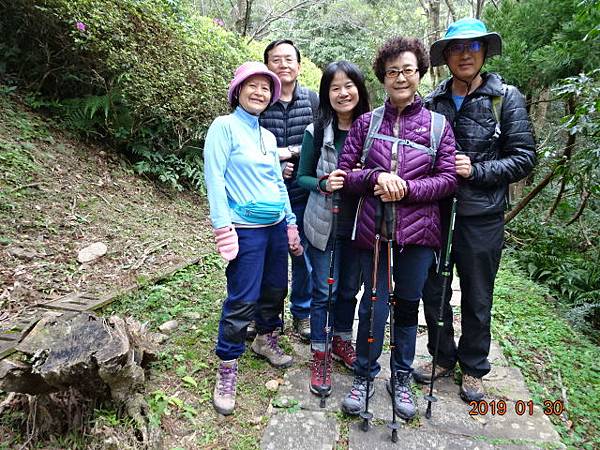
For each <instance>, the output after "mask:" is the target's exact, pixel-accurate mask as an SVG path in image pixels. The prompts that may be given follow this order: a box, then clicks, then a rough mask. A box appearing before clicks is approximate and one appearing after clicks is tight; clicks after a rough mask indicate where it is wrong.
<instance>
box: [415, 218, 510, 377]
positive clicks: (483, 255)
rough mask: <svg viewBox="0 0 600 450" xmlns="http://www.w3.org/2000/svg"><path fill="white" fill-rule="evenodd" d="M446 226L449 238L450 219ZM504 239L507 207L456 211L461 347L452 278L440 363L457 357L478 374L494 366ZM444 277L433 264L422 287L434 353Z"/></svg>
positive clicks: (449, 363)
mask: <svg viewBox="0 0 600 450" xmlns="http://www.w3.org/2000/svg"><path fill="white" fill-rule="evenodd" d="M447 216H448V214H444V220H443V221H444V222H446V221H447V220H448V217H447ZM442 226H443V228H444V240H445V239H446V238H447V235H448V233H447V230H448V224H447V223H445V224H444V223H443V224H442ZM503 242H504V215H503V213H498V214H492V215H485V216H457V217H456V223H455V227H454V238H453V245H452V255H451V257H452V261H453V263H454V267H456V271H457V273H458V277H459V279H460V290H461V328H462V334H461V337H460V340H459V342H458V347H457V346H456V344H455V342H454V327H453V326H452V318H453V315H452V309H451V307H450V298H451V296H452V292H451V290H452V287H451V283H448V291H449V292H448V293H447V295H446V304H445V305H444V317H443V323H444V324H443V327H442V328H441V335H440V346H439V351H438V363H439V364H440V365H442V366H444V367H454V366H455V364H456V363H457V362H458V363H459V364H460V368H461V370H462V371H463V372H464V373H467V374H469V375H471V376H474V377H478V378H480V377H483V376H484V375H486V374H487V373H488V372H489V371H490V369H491V367H490V362H489V361H488V355H489V352H490V344H491V331H490V324H491V314H492V299H493V294H494V281H495V279H496V274H497V272H498V266H499V264H500V256H501V254H502V245H503ZM444 249H445V243H444ZM451 277H452V275H451ZM442 281H443V277H442V276H441V274H438V273H437V270H436V267H432V268H431V270H430V273H429V277H428V279H427V282H426V283H425V287H424V289H423V303H424V306H425V319H426V321H427V330H428V343H427V349H428V350H429V353H430V354H431V355H433V354H434V352H435V342H436V338H437V333H438V327H437V320H438V316H439V309H440V302H441V299H442Z"/></svg>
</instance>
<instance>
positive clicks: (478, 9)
mask: <svg viewBox="0 0 600 450" xmlns="http://www.w3.org/2000/svg"><path fill="white" fill-rule="evenodd" d="M484 4H485V0H476V2H475V18H476V19H481V13H482V12H483V5H484Z"/></svg>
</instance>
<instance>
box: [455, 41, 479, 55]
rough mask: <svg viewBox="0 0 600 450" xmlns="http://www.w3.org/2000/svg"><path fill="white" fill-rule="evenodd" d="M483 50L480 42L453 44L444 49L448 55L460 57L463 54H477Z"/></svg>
mask: <svg viewBox="0 0 600 450" xmlns="http://www.w3.org/2000/svg"><path fill="white" fill-rule="evenodd" d="M482 48H483V42H481V41H469V42H455V43H453V44H450V45H448V46H447V47H446V52H448V54H449V55H460V54H462V53H463V52H470V53H477V52H479V51H480V50H481V49H482Z"/></svg>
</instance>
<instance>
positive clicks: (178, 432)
mask: <svg viewBox="0 0 600 450" xmlns="http://www.w3.org/2000/svg"><path fill="white" fill-rule="evenodd" d="M224 297H225V276H224V264H223V263H222V260H221V259H220V258H219V257H218V256H217V255H216V254H210V255H208V256H206V257H204V258H203V259H202V260H201V261H200V263H198V264H197V265H194V266H190V267H188V268H186V269H184V270H181V271H179V272H177V273H176V274H175V275H173V276H172V277H171V278H169V279H168V280H166V281H163V282H161V283H159V284H156V285H147V286H144V287H143V288H142V289H140V290H139V291H137V292H136V293H133V294H130V295H127V296H125V297H123V298H120V299H119V300H118V301H117V302H115V303H113V304H112V305H111V306H110V308H109V309H107V310H106V311H105V314H113V313H114V314H119V315H133V316H134V317H136V318H137V319H139V320H142V321H148V322H149V325H150V328H151V329H156V328H157V327H158V326H159V325H160V324H161V323H163V322H165V321H167V320H173V319H174V320H177V321H178V327H177V329H176V330H175V331H174V332H173V333H172V334H171V335H170V338H169V340H168V342H167V343H166V344H165V347H164V349H163V351H162V352H161V353H160V356H159V359H158V361H156V362H155V363H153V365H152V366H151V373H152V379H151V382H150V383H149V385H148V386H147V392H148V394H147V397H146V398H147V400H148V401H149V404H150V406H151V419H152V423H153V424H154V425H155V426H156V427H157V428H160V434H161V435H162V436H163V445H164V446H165V448H175V447H185V448H197V447H200V448H205V447H207V448H231V449H240V450H250V449H258V448H259V443H260V437H261V435H262V430H263V429H264V426H265V425H266V422H267V421H266V420H264V415H265V412H266V410H267V407H268V405H269V402H270V400H271V398H272V397H273V395H274V393H272V392H270V391H268V390H267V389H266V387H265V382H266V381H268V380H270V379H274V378H279V377H281V375H282V373H281V372H280V371H278V370H276V369H273V368H271V367H270V366H269V365H268V364H267V363H266V362H265V361H263V360H260V359H258V358H255V357H253V356H252V355H251V354H250V353H249V352H246V354H244V356H243V357H242V358H240V364H239V378H238V391H237V392H238V396H237V404H236V410H235V413H234V414H233V415H231V416H228V417H222V416H219V415H217V414H216V413H215V412H214V410H213V408H212V389H213V385H214V378H215V372H216V367H217V362H218V361H217V357H216V356H215V355H214V345H215V341H216V336H217V331H218V321H219V318H220V315H221V304H222V301H223V299H224ZM261 418H262V419H263V420H261ZM182 439H183V441H182ZM184 442H185V445H183V443H184Z"/></svg>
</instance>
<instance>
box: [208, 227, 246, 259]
mask: <svg viewBox="0 0 600 450" xmlns="http://www.w3.org/2000/svg"><path fill="white" fill-rule="evenodd" d="M213 233H214V234H215V239H216V241H217V251H218V252H219V254H220V255H221V257H222V258H223V259H224V260H225V261H233V260H234V259H235V257H236V256H237V254H238V250H239V249H240V247H239V246H238V235H237V233H236V232H235V228H233V227H232V226H228V227H223V228H214V229H213Z"/></svg>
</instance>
